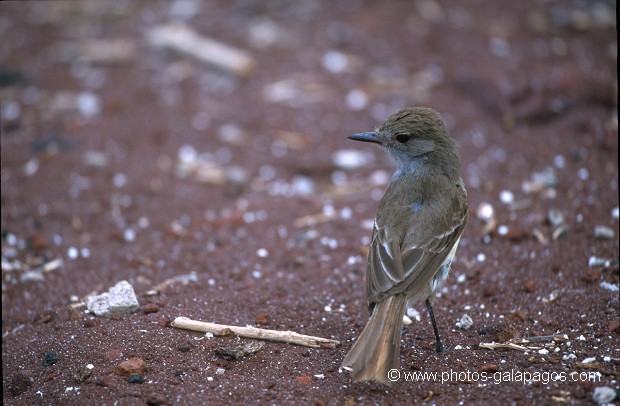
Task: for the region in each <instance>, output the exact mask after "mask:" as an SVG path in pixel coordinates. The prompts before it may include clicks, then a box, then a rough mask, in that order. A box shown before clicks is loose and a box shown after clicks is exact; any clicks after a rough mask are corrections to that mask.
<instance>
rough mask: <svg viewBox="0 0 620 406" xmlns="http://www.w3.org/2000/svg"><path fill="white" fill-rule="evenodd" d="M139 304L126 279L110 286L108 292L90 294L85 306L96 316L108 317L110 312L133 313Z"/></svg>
mask: <svg viewBox="0 0 620 406" xmlns="http://www.w3.org/2000/svg"><path fill="white" fill-rule="evenodd" d="M139 307H140V304H139V303H138V298H137V297H136V293H135V292H134V290H133V286H131V284H130V283H129V282H127V281H120V282H118V283H117V284H116V285H114V286H112V287H111V288H110V290H109V291H108V292H105V293H102V294H100V295H95V296H90V297H88V298H87V299H86V308H87V309H88V311H90V312H91V313H94V314H95V315H97V316H103V317H108V316H110V315H112V314H126V313H134V312H136V311H137V310H138V308H139Z"/></svg>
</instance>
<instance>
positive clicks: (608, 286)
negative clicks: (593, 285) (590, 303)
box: [601, 281, 620, 292]
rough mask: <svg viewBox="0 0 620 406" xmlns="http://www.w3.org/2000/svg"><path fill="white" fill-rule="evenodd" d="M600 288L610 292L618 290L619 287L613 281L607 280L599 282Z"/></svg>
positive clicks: (619, 289)
mask: <svg viewBox="0 0 620 406" xmlns="http://www.w3.org/2000/svg"><path fill="white" fill-rule="evenodd" d="M601 288H603V289H605V290H609V291H611V292H618V291H620V287H619V286H618V285H615V284H613V283H609V282H605V281H603V282H601Z"/></svg>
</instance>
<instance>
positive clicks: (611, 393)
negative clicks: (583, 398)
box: [592, 386, 617, 405]
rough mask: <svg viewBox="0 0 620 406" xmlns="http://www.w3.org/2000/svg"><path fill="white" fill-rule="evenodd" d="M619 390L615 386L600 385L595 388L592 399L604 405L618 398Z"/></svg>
mask: <svg viewBox="0 0 620 406" xmlns="http://www.w3.org/2000/svg"><path fill="white" fill-rule="evenodd" d="M616 396H617V392H616V390H615V389H614V388H610V387H609V386H599V387H596V388H594V392H592V400H593V401H594V402H595V403H597V404H599V405H604V404H608V403H611V402H613V401H614V400H615V399H616Z"/></svg>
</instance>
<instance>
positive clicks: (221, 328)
mask: <svg viewBox="0 0 620 406" xmlns="http://www.w3.org/2000/svg"><path fill="white" fill-rule="evenodd" d="M170 325H171V326H172V327H175V328H180V329H183V330H190V331H198V332H201V333H211V334H213V335H216V336H227V335H231V334H233V335H236V336H239V337H245V338H255V339H258V340H267V341H278V342H284V343H289V344H296V345H303V346H306V347H314V348H336V347H337V346H338V345H340V341H336V340H330V339H328V338H321V337H314V336H308V335H304V334H298V333H295V332H294V331H278V330H266V329H262V328H256V327H241V326H228V325H224V324H215V323H207V322H203V321H198V320H192V319H189V318H187V317H177V318H176V319H174V321H172V323H170Z"/></svg>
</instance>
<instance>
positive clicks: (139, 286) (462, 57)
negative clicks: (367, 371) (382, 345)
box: [0, 0, 620, 405]
mask: <svg viewBox="0 0 620 406" xmlns="http://www.w3.org/2000/svg"><path fill="white" fill-rule="evenodd" d="M615 7H616V6H615V1H614V2H608V1H592V2H580V1H523V2H512V1H496V2H469V1H468V2H461V1H441V2H439V1H437V2H436V1H433V0H425V1H416V2H391V3H386V4H382V5H378V4H377V3H374V2H369V1H353V0H351V1H347V0H341V1H336V2H329V1H301V2H277V1H271V2H259V1H240V2H237V4H231V2H227V1H208V2H201V1H192V0H176V1H172V2H169V1H144V2H140V1H126V2H124V1H123V2H121V1H113V2H103V1H80V2H73V1H71V2H62V1H61V2H2V3H1V4H0V36H1V37H2V38H3V39H2V41H0V85H1V86H2V87H0V98H1V102H2V106H1V118H2V121H1V131H2V136H1V142H2V144H1V147H2V148H1V158H2V199H1V203H2V334H3V335H2V375H3V389H4V391H3V403H4V404H6V405H35V404H36V405H38V404H41V405H52V404H93V405H94V404H97V405H103V404H107V405H112V404H118V405H125V404H128V405H133V404H136V405H141V404H150V405H154V404H170V405H196V404H226V403H237V404H241V403H243V404H248V403H251V404H265V403H267V404H293V403H294V404H316V405H323V404H337V405H339V404H346V405H356V404H405V403H416V404H420V403H423V404H459V403H466V404H481V403H489V402H493V403H501V404H556V403H557V404H588V403H593V402H594V401H599V402H604V401H608V402H611V401H612V399H613V397H614V391H617V390H618V387H619V384H618V377H619V374H620V336H619V334H620V321H619V303H618V282H619V272H618V252H619V242H618V164H617V162H618V116H617V76H616V67H617V35H616V19H615ZM169 24H174V26H173V27H172V28H171V27H170V26H169ZM213 41H215V43H214V42H213ZM413 105H425V106H430V107H433V108H435V109H436V110H438V111H439V112H441V113H442V114H443V116H444V117H445V119H446V122H447V125H448V127H449V129H450V131H451V133H452V135H453V137H454V138H455V139H456V140H457V141H458V143H459V144H460V151H461V160H462V171H463V177H464V179H465V183H466V185H467V188H468V192H469V204H470V213H471V215H470V219H469V224H468V227H467V229H466V230H465V233H464V235H463V238H462V242H461V246H460V249H459V252H458V254H457V258H456V260H455V262H454V264H453V272H452V275H451V276H450V278H449V279H448V281H447V283H446V285H445V287H444V288H443V290H442V292H441V295H440V296H439V298H438V299H437V302H436V307H435V311H436V315H437V317H438V323H439V328H440V331H441V334H442V337H443V338H444V340H445V341H446V342H448V343H450V344H451V346H452V348H451V350H450V351H448V352H446V353H444V354H440V355H435V354H433V348H434V347H433V346H434V337H433V332H432V329H431V327H430V323H429V320H428V317H427V315H426V312H425V309H424V305H423V303H417V304H414V306H413V308H411V309H409V310H408V314H409V315H410V316H411V318H412V323H411V324H410V325H409V326H407V327H405V328H404V329H403V339H402V354H401V359H402V367H401V370H399V371H398V376H396V377H397V378H399V379H397V380H395V382H394V383H393V384H392V385H390V386H389V387H388V386H383V385H380V384H376V383H354V382H352V381H351V380H350V379H349V377H348V376H347V375H346V374H345V373H341V372H339V370H338V367H339V365H340V362H341V360H342V358H343V357H344V355H345V354H346V352H347V350H348V349H349V348H350V346H351V344H352V342H353V341H354V339H355V337H357V335H358V334H359V333H360V331H361V329H362V328H363V326H364V325H365V322H366V320H367V313H366V305H365V297H364V289H365V288H364V269H365V255H366V249H367V245H368V243H369V238H370V234H371V230H370V226H371V225H372V220H373V217H374V213H375V210H376V207H377V203H378V199H379V198H380V197H381V196H382V194H383V192H384V190H385V187H386V182H387V180H388V179H389V177H390V176H391V173H392V171H393V163H392V162H391V161H390V159H389V157H387V156H386V155H385V154H383V152H382V151H380V150H379V149H378V148H374V147H373V146H372V145H359V144H357V143H354V142H352V141H349V140H347V138H346V137H347V136H348V135H350V134H353V133H356V132H361V131H368V130H371V129H372V128H374V126H376V125H377V124H379V123H380V122H381V121H383V120H384V119H385V118H386V117H387V116H389V115H390V114H391V113H393V112H395V111H397V110H398V109H400V108H402V107H404V106H413ZM120 281H127V282H128V283H129V284H130V285H131V286H132V288H133V290H134V291H135V294H136V298H137V301H138V302H139V305H138V306H139V307H138V309H137V311H135V312H133V313H129V314H113V315H109V316H107V317H105V316H96V315H94V314H92V313H90V312H89V311H88V310H87V309H86V307H85V303H86V301H87V298H88V297H89V296H93V295H96V294H101V293H103V292H106V291H108V289H110V288H111V287H112V286H114V285H115V284H116V283H118V282H120ZM417 312H419V314H420V315H418V313H417ZM465 315H466V316H469V318H471V320H472V322H473V324H472V325H471V326H470V327H469V328H468V329H465V328H463V327H464V326H463V324H462V323H459V322H462V321H463V320H462V319H463V316H465ZM178 316H185V317H190V318H192V319H196V320H202V321H210V322H216V323H223V324H231V325H239V326H246V325H251V326H258V327H263V328H269V329H277V330H293V331H296V332H298V333H302V334H311V335H316V336H321V337H325V338H330V339H334V340H338V341H340V345H339V346H338V347H337V348H335V349H327V348H322V349H317V348H307V347H302V346H295V345H288V344H282V343H270V342H265V343H264V345H263V346H262V347H256V346H255V345H254V346H253V349H254V350H257V351H256V352H253V353H251V354H247V355H244V356H241V357H240V358H238V359H234V358H231V356H230V355H226V354H230V353H231V351H232V352H233V353H234V352H235V350H238V349H239V348H242V347H244V346H245V347H247V346H248V345H249V344H256V343H257V341H255V340H249V339H241V338H237V337H232V336H228V337H210V336H206V335H205V334H201V333H195V332H189V331H184V330H179V329H175V328H172V327H170V322H171V321H172V320H173V319H175V318H176V317H178ZM554 334H555V335H556V336H555V340H553V338H549V337H547V339H546V340H545V339H543V341H541V342H530V343H523V342H522V341H521V340H522V339H523V338H527V337H540V336H551V335H554ZM492 342H495V343H504V344H513V346H512V347H511V348H495V349H489V348H486V347H485V344H488V343H492ZM515 345H519V346H520V348H519V347H515ZM128 360H132V361H131V362H130V363H129V365H127V364H126V363H125V362H126V361H128Z"/></svg>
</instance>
